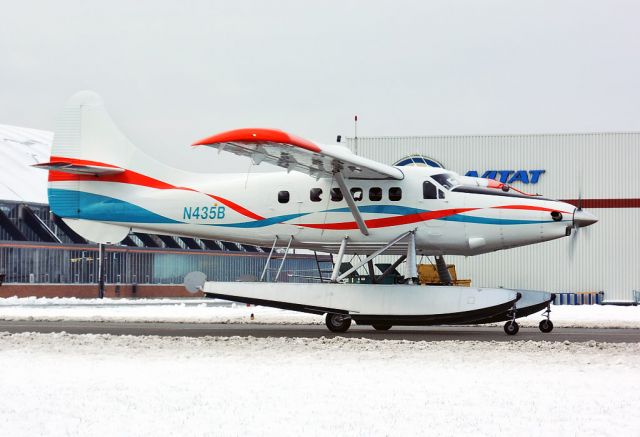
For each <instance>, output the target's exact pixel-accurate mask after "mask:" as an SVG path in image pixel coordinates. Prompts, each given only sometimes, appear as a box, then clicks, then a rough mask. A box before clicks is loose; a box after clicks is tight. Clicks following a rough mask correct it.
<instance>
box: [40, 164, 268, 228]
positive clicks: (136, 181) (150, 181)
mask: <svg viewBox="0 0 640 437" xmlns="http://www.w3.org/2000/svg"><path fill="white" fill-rule="evenodd" d="M51 162H70V163H72V164H82V165H102V166H105V167H114V168H118V167H116V166H114V165H110V164H104V163H102V162H95V161H86V160H81V159H73V158H58V157H52V158H51ZM97 180H99V181H101V182H116V183H121V184H130V185H138V186H142V187H149V188H157V189H159V190H185V191H193V192H196V193H200V191H198V190H194V189H193V188H188V187H177V186H175V185H171V184H168V183H166V182H163V181H161V180H158V179H154V178H152V177H149V176H145V175H143V174H141V173H137V172H135V171H132V170H125V171H124V172H122V173H119V174H115V175H105V176H100V177H99V178H97V177H96V176H93V175H79V174H71V173H63V172H59V171H55V170H51V171H49V181H50V182H58V181H94V182H95V181H97ZM202 194H205V195H207V196H209V197H211V198H213V199H215V200H217V201H218V202H220V203H222V204H224V205H226V206H228V207H229V208H231V209H233V210H234V211H236V212H238V213H239V214H242V215H244V216H245V217H249V218H252V219H254V220H262V219H263V218H264V217H261V216H259V215H258V214H255V213H253V212H251V211H249V210H248V209H246V208H244V207H242V206H240V205H238V204H237V203H234V202H232V201H230V200H228V199H225V198H224V197H220V196H214V195H213V194H208V193H202Z"/></svg>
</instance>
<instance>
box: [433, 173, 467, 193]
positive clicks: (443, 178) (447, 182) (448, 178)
mask: <svg viewBox="0 0 640 437" xmlns="http://www.w3.org/2000/svg"><path fill="white" fill-rule="evenodd" d="M431 177H432V178H433V179H434V180H435V181H436V182H437V183H439V184H440V185H442V186H443V187H445V188H446V189H447V190H450V189H452V188H454V187H457V186H458V185H460V182H458V180H457V179H456V178H455V177H454V176H453V175H450V174H447V173H440V174H434V175H433V176H431Z"/></svg>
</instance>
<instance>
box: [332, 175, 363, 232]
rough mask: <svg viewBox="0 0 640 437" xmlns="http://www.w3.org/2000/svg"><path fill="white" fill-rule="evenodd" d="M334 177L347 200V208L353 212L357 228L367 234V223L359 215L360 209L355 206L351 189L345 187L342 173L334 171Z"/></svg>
mask: <svg viewBox="0 0 640 437" xmlns="http://www.w3.org/2000/svg"><path fill="white" fill-rule="evenodd" d="M334 176H335V178H336V182H338V186H339V187H340V191H342V195H343V196H344V200H346V201H347V205H348V206H349V210H350V211H351V214H353V218H354V219H355V220H356V223H357V224H358V229H360V232H362V234H363V235H369V229H368V228H367V225H366V224H365V223H364V220H363V219H362V216H361V215H360V211H358V207H357V206H356V202H355V201H354V200H353V195H352V194H351V191H349V189H348V188H347V184H345V182H344V178H343V177H342V173H341V172H339V171H337V172H335V173H334Z"/></svg>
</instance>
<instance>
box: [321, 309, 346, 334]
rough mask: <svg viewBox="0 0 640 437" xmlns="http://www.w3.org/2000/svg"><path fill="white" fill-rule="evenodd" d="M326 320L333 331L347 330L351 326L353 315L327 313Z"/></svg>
mask: <svg viewBox="0 0 640 437" xmlns="http://www.w3.org/2000/svg"><path fill="white" fill-rule="evenodd" d="M324 321H325V324H326V325H327V328H329V331H331V332H347V329H349V326H351V317H350V316H349V315H347V314H334V313H327V317H326V318H325V319H324Z"/></svg>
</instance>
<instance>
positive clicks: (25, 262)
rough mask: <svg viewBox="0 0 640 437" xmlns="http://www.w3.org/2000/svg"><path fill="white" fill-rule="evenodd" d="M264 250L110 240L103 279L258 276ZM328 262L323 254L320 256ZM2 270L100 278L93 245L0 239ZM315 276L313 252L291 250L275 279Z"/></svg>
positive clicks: (62, 279)
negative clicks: (206, 248) (153, 246)
mask: <svg viewBox="0 0 640 437" xmlns="http://www.w3.org/2000/svg"><path fill="white" fill-rule="evenodd" d="M266 260H267V255H266V254H258V253H251V254H250V253H245V252H243V253H231V252H222V251H193V250H182V249H145V248H129V247H123V246H109V247H107V249H106V256H105V262H106V265H105V267H106V269H105V271H106V282H107V283H115V284H118V283H122V284H181V283H182V281H183V278H184V276H185V275H186V274H187V273H189V272H192V271H195V270H198V271H201V272H204V273H205V274H206V275H207V279H208V280H210V281H237V280H247V279H250V278H257V277H259V276H260V274H261V272H262V269H263V268H264V263H265V262H266ZM281 261H282V254H280V255H278V257H277V259H272V261H271V262H270V265H269V268H268V270H267V275H266V280H273V279H274V278H273V276H275V274H276V272H277V270H278V268H279V267H280V262H281ZM321 261H322V262H328V258H327V257H323V258H321ZM0 274H4V275H5V279H4V281H5V282H6V283H53V284H59V283H62V284H64V283H70V284H73V283H78V284H90V283H96V282H97V280H98V247H97V245H60V244H48V243H29V242H25V243H22V242H21V243H18V242H15V241H11V242H7V241H5V242H0ZM315 276H318V267H317V264H316V260H315V258H314V257H313V256H312V255H289V256H288V257H287V259H286V260H285V262H284V266H283V268H282V272H281V273H280V276H279V278H278V280H279V282H315V280H314V277H315Z"/></svg>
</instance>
